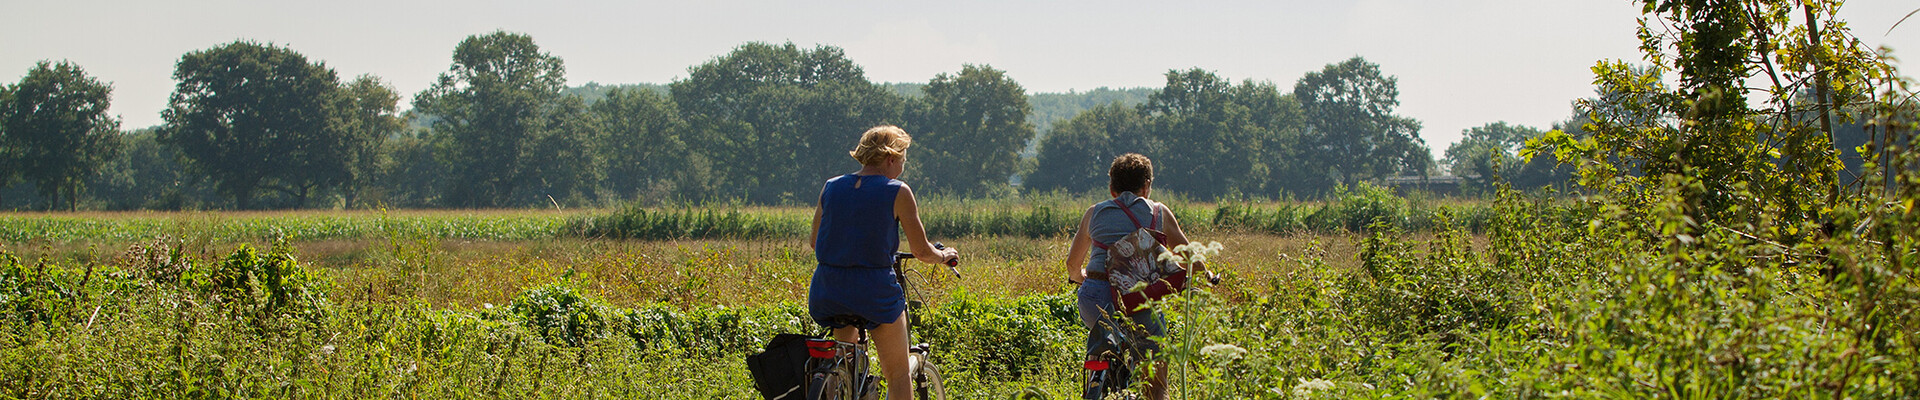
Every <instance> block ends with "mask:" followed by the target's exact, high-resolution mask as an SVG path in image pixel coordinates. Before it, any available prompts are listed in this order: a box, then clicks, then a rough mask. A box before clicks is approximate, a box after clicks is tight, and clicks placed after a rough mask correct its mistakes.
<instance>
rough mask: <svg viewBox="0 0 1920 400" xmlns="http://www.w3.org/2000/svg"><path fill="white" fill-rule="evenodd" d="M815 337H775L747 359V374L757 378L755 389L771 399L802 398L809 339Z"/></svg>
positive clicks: (754, 383)
mask: <svg viewBox="0 0 1920 400" xmlns="http://www.w3.org/2000/svg"><path fill="white" fill-rule="evenodd" d="M813 338H815V336H808V335H800V334H792V333H782V334H778V335H774V336H773V340H772V341H768V342H767V347H766V349H765V350H764V351H761V352H760V354H754V355H750V356H747V373H749V374H752V375H753V387H754V389H757V390H759V391H760V396H761V397H765V398H767V400H774V399H783V400H784V399H798V398H801V397H804V396H805V394H806V391H804V390H801V388H802V387H804V386H806V384H807V371H806V369H807V339H813Z"/></svg>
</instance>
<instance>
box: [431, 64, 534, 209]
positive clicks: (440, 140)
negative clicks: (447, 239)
mask: <svg viewBox="0 0 1920 400" xmlns="http://www.w3.org/2000/svg"><path fill="white" fill-rule="evenodd" d="M565 74H566V67H565V65H564V63H563V62H562V61H561V59H560V58H559V57H555V56H553V55H551V54H547V53H543V52H541V51H540V46H539V45H536V44H534V42H533V37H531V36H527V35H523V34H517V33H509V32H494V33H490V34H486V35H474V36H469V37H467V38H466V40H462V41H460V44H459V45H458V46H456V47H455V48H454V51H453V66H452V67H451V68H449V69H448V70H447V72H445V73H442V74H440V78H439V80H438V81H437V82H435V83H434V84H433V86H432V87H429V88H427V89H426V90H425V91H422V92H420V94H419V95H417V96H415V97H414V109H415V110H418V111H419V112H421V113H425V114H428V115H432V116H433V117H435V120H434V122H433V123H432V125H431V126H432V128H431V129H432V133H431V135H430V138H431V140H432V141H433V142H434V143H435V145H436V147H437V149H436V151H437V154H439V157H440V159H441V161H442V162H444V163H445V164H446V165H447V167H448V171H447V172H448V173H449V176H447V178H448V179H446V180H445V181H444V182H445V184H446V189H445V190H444V191H443V195H444V197H442V201H443V202H444V204H445V205H452V206H462V207H501V206H508V205H515V204H534V203H535V202H536V201H537V202H539V203H545V202H547V201H548V200H547V199H546V198H544V197H543V196H542V195H551V194H552V193H535V192H547V191H546V190H545V189H544V188H542V189H534V187H535V186H536V185H539V184H540V181H541V179H542V178H547V177H550V176H543V175H550V174H548V173H551V172H553V171H551V170H550V169H543V168H538V167H535V166H534V165H533V164H535V163H537V162H539V161H541V160H546V159H552V157H553V156H555V154H541V153H540V152H541V151H548V152H551V151H557V150H558V149H555V148H553V147H554V146H552V145H553V144H555V143H556V141H565V140H563V139H553V138H548V136H551V135H565V134H567V133H566V132H558V131H555V130H554V128H561V127H566V126H570V125H569V123H571V121H568V122H559V121H560V120H563V119H564V118H560V117H563V116H565V115H564V112H567V111H568V110H566V109H565V108H564V106H563V105H562V103H561V102H560V100H561V98H562V96H561V92H562V91H563V90H566V77H565Z"/></svg>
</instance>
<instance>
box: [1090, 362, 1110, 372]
mask: <svg viewBox="0 0 1920 400" xmlns="http://www.w3.org/2000/svg"><path fill="white" fill-rule="evenodd" d="M1087 370H1088V371H1105V370H1107V362H1106V361H1088V362H1087Z"/></svg>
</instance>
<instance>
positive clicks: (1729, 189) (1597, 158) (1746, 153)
mask: <svg viewBox="0 0 1920 400" xmlns="http://www.w3.org/2000/svg"><path fill="white" fill-rule="evenodd" d="M1640 3H1641V4H1642V5H1643V6H1644V8H1643V13H1644V16H1643V17H1642V19H1641V22H1642V23H1641V29H1640V37H1641V40H1642V45H1641V49H1642V51H1643V52H1644V53H1645V57H1644V59H1645V61H1647V62H1648V63H1650V64H1651V65H1650V66H1646V67H1637V66H1630V65H1628V64H1627V63H1626V62H1623V61H1611V60H1609V61H1601V62H1600V63H1598V64H1597V65H1596V66H1595V67H1594V72H1595V75H1596V76H1597V77H1596V82H1597V83H1598V86H1599V88H1598V91H1599V92H1600V93H1601V96H1600V97H1598V98H1594V99H1587V100H1582V101H1581V102H1580V106H1581V107H1582V108H1584V109H1586V110H1588V114H1589V117H1590V120H1591V121H1590V123H1588V124H1586V125H1585V128H1587V129H1585V134H1586V135H1585V136H1584V137H1575V136H1573V135H1570V134H1567V133H1566V132H1555V133H1549V134H1548V135H1546V136H1544V137H1542V138H1541V140H1539V141H1537V143H1535V144H1530V150H1533V152H1535V153H1537V152H1538V151H1541V150H1544V149H1545V148H1549V147H1551V148H1552V149H1553V151H1555V153H1556V156H1559V157H1560V159H1562V160H1572V159H1583V160H1587V161H1588V162H1583V163H1582V164H1581V171H1580V180H1581V183H1582V184H1583V185H1584V186H1587V187H1590V188H1596V189H1599V190H1605V191H1608V192H1610V193H1612V194H1614V195H1616V197H1619V198H1624V199H1625V200H1626V201H1628V202H1629V203H1641V204H1645V203H1650V202H1653V201H1657V199H1656V197H1657V196H1658V192H1659V189H1660V188H1662V187H1665V186H1668V185H1669V182H1668V181H1669V180H1671V179H1678V180H1681V181H1683V182H1684V184H1685V185H1687V186H1690V187H1693V188H1694V189H1690V190H1688V191H1686V193H1685V196H1686V199H1685V200H1686V204H1687V207H1686V209H1685V212H1686V213H1688V216H1689V217H1691V218H1693V219H1694V220H1695V221H1699V222H1715V223H1720V224H1722V225H1725V226H1732V225H1738V224H1749V223H1750V224H1753V225H1755V226H1773V227H1774V228H1771V229H1773V231H1772V232H1760V233H1759V234H1762V235H1765V236H1766V237H1772V238H1774V239H1778V240H1781V241H1783V242H1790V243H1791V242H1797V241H1798V240H1799V238H1804V237H1806V236H1807V235H1809V232H1811V231H1812V229H1809V228H1808V226H1807V225H1811V224H1817V223H1820V222H1821V221H1822V220H1825V219H1827V218H1828V216H1826V215H1824V214H1825V213H1826V210H1830V209H1832V208H1833V207H1834V206H1835V205H1836V204H1838V203H1839V201H1840V198H1841V196H1840V193H1841V185H1842V183H1841V180H1840V179H1839V178H1838V176H1837V174H1838V172H1839V170H1840V169H1841V165H1842V164H1841V163H1840V161H1839V160H1838V151H1837V150H1836V149H1834V134H1835V130H1836V127H1839V126H1842V125H1844V124H1845V123H1847V122H1850V120H1851V118H1853V117H1854V116H1855V115H1854V114H1852V113H1849V112H1845V111H1847V110H1848V109H1849V108H1857V109H1862V110H1873V111H1870V112H1880V111H1892V110H1897V109H1898V108H1897V107H1891V106H1887V105H1889V104H1891V103H1890V101H1891V100H1890V99H1892V98H1905V97H1907V96H1911V94H1910V93H1903V92H1904V89H1897V87H1899V86H1900V85H1901V84H1903V83H1902V81H1901V79H1900V77H1899V75H1898V72H1897V71H1896V70H1895V68H1894V67H1893V66H1892V65H1890V64H1888V63H1886V62H1885V61H1883V60H1882V58H1881V56H1880V54H1879V53H1878V52H1877V51H1876V50H1875V49H1872V48H1868V47H1866V46H1865V45H1864V44H1862V43H1861V42H1860V41H1858V40H1856V39H1855V38H1853V37H1852V34H1851V33H1850V32H1849V31H1848V30H1847V28H1846V25H1845V24H1844V23H1843V22H1841V21H1839V20H1838V19H1837V17H1836V15H1837V14H1838V11H1839V7H1840V5H1841V2H1839V1H1807V2H1784V1H1761V2H1705V1H1668V0H1643V1H1640ZM1669 71H1672V72H1677V73H1678V79H1676V80H1675V81H1676V82H1677V84H1676V85H1675V86H1673V87H1668V86H1667V85H1666V84H1664V83H1663V81H1662V80H1661V79H1660V76H1661V75H1662V74H1664V73H1666V72H1669ZM1753 85H1758V86H1759V90H1754V89H1751V88H1750V86H1753ZM1876 90H1895V91H1894V92H1889V93H1887V94H1882V93H1876V92H1875V91H1876ZM1750 95H1761V96H1764V98H1761V99H1759V100H1757V101H1756V100H1754V99H1750V98H1748V96H1750ZM1847 105H1855V106H1853V107H1846V106H1847ZM1872 157H1878V156H1872ZM1775 222H1778V223H1777V224H1776V223H1775Z"/></svg>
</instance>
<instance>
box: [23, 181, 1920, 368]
mask: <svg viewBox="0 0 1920 400" xmlns="http://www.w3.org/2000/svg"><path fill="white" fill-rule="evenodd" d="M1093 200H1095V199H1081V198H1049V199H1041V200H1026V201H1020V200H1002V201H992V202H982V201H959V200H939V199H936V200H932V201H929V204H928V205H927V206H926V208H925V209H924V210H923V212H924V215H925V217H924V219H925V220H926V223H927V225H928V226H929V230H930V232H931V236H932V237H933V238H934V239H935V240H940V241H943V242H945V243H946V244H948V245H950V246H953V247H956V248H959V249H961V251H962V254H963V260H964V261H963V264H962V265H961V266H960V268H959V272H960V273H961V276H960V277H959V278H955V277H954V276H952V275H951V274H947V273H944V271H945V270H944V267H941V269H937V270H936V269H932V268H928V267H922V266H919V265H918V264H915V268H914V270H913V271H911V272H909V277H910V278H911V279H912V280H913V282H914V284H915V285H914V286H915V287H917V288H918V289H919V290H917V291H915V292H914V293H912V295H913V296H915V298H916V299H919V300H922V301H925V303H926V304H927V305H929V307H928V308H927V309H926V312H925V313H923V314H922V315H920V316H919V318H920V319H921V321H922V322H923V324H924V328H922V329H921V330H919V331H917V332H916V335H918V339H919V340H920V341H923V342H927V343H931V344H933V346H934V354H935V356H934V357H935V360H936V361H938V362H940V363H941V365H942V366H943V367H945V368H946V372H947V373H948V375H949V376H948V386H949V388H950V390H951V391H952V392H953V393H954V394H955V395H956V397H958V398H964V399H1007V398H1040V399H1069V398H1078V395H1079V392H1078V387H1079V382H1078V380H1079V379H1081V377H1080V368H1081V362H1080V361H1081V360H1082V359H1081V357H1082V355H1081V354H1080V352H1081V351H1082V349H1081V347H1082V341H1083V340H1084V335H1085V333H1086V331H1085V329H1084V328H1082V327H1081V326H1080V325H1079V322H1078V317H1077V316H1076V315H1075V311H1074V306H1073V298H1074V297H1073V296H1074V294H1073V291H1074V290H1075V287H1074V286H1072V285H1069V284H1067V283H1066V282H1065V280H1064V277H1065V268H1066V267H1065V266H1064V265H1063V263H1064V258H1065V256H1066V251H1067V244H1068V243H1067V242H1068V239H1069V236H1068V235H1069V233H1070V232H1071V229H1072V228H1073V224H1074V223H1075V222H1077V218H1078V217H1079V215H1080V213H1081V212H1083V211H1084V210H1085V207H1086V205H1088V204H1091V203H1092V202H1093ZM1170 204H1171V205H1173V208H1174V209H1175V211H1176V214H1177V215H1178V217H1179V218H1180V219H1181V222H1182V224H1183V225H1185V226H1187V227H1188V230H1189V235H1190V236H1192V237H1194V238H1196V239H1199V240H1201V241H1217V242H1220V243H1221V244H1222V245H1223V246H1224V250H1223V251H1222V252H1221V253H1220V254H1218V255H1217V256H1216V257H1214V258H1212V259H1210V260H1209V265H1210V266H1211V268H1213V269H1214V270H1216V271H1218V272H1220V273H1221V274H1222V275H1223V276H1224V279H1223V282H1222V283H1221V284H1220V285H1217V286H1203V287H1201V288H1199V289H1196V290H1193V291H1189V292H1187V293H1185V294H1183V295H1181V296H1177V297H1174V298H1171V299H1169V300H1167V301H1165V302H1162V303H1157V304H1155V305H1154V306H1155V307H1158V308H1160V309H1161V310H1163V311H1164V312H1166V315H1167V316H1168V319H1169V322H1170V334H1169V335H1168V336H1167V337H1163V338H1160V339H1159V340H1161V341H1162V342H1163V343H1164V344H1165V346H1164V349H1165V351H1164V353H1162V354H1160V355H1158V357H1163V358H1164V359H1166V360H1168V361H1169V363H1168V365H1169V367H1168V368H1169V369H1170V371H1168V372H1169V373H1170V374H1171V382H1172V386H1173V394H1174V396H1175V398H1197V399H1243V398H1252V399H1294V398H1434V397H1443V398H1462V397H1464V398H1545V397H1577V398H1805V397H1821V398H1830V397H1848V398H1914V397H1916V396H1920V363H1915V362H1914V361H1913V360H1916V359H1920V324H1916V322H1920V314H1916V311H1915V310H1920V284H1917V283H1916V281H1915V277H1916V269H1915V268H1914V267H1915V265H1916V264H1920V255H1916V254H1920V253H1916V249H1917V247H1916V241H1915V240H1914V236H1915V232H1916V231H1920V229H1916V228H1920V223H1917V221H1920V218H1916V217H1915V213H1914V212H1913V210H1912V204H1911V203H1907V204H1905V205H1901V204H1897V203H1896V204H1895V205H1894V206H1893V207H1894V208H1887V209H1880V210H1877V211H1875V210H1867V211H1862V212H1860V213H1859V215H1864V216H1872V217H1873V218H1866V219H1868V220H1870V221H1869V222H1865V225H1859V226H1865V227H1868V228H1866V229H1862V230H1860V231H1858V232H1857V233H1856V232H1855V231H1853V230H1840V231H1836V233H1834V234H1832V235H1828V236H1824V237H1812V238H1809V239H1807V240H1806V241H1804V242H1801V243H1795V244H1784V243H1779V242H1774V241H1768V240H1764V239H1759V238H1758V237H1756V236H1755V235H1753V234H1751V233H1750V232H1748V231H1746V230H1744V229H1742V228H1736V227H1711V226H1709V227H1704V228H1698V229H1681V228H1679V227H1684V226H1686V224H1688V223H1689V222H1688V221H1687V220H1686V219H1685V217H1684V216H1682V215H1680V214H1678V213H1663V212H1660V210H1652V211H1651V212H1648V211H1647V210H1633V209H1628V208H1624V207H1620V206H1619V205H1616V204H1612V203H1608V202H1605V201H1593V200H1575V199H1548V198H1536V197H1530V196H1525V195H1518V194H1513V193H1504V194H1502V195H1501V196H1500V197H1499V198H1498V199H1495V200H1438V199H1427V198H1412V199H1409V198H1403V197H1398V196H1394V195H1392V194H1391V193H1388V192H1386V191H1385V190H1384V189H1380V188H1375V187H1369V186H1361V187H1357V188H1353V189H1351V190H1346V189H1343V190H1342V191H1341V193H1340V194H1339V195H1338V196H1335V197H1333V198H1330V199H1329V200H1326V201H1316V202H1271V201H1268V202H1239V203H1232V202H1230V203H1198V202H1183V201H1173V202H1170ZM811 217H812V213H811V210H810V209H805V208H739V207H726V206H687V207H668V208H626V209H606V210H577V211H392V212H381V211H364V212H361V211H355V212H318V211H314V212H287V213H212V212H203V213H179V214H162V213H134V214H6V215H0V398H20V399H66V398H276V399H277V398H372V397H381V398H449V399H452V398H645V399H714V398H724V399H749V398H756V396H757V394H756V393H755V392H754V390H753V387H752V382H751V379H750V378H749V377H748V375H747V373H746V369H745V363H744V361H743V358H744V357H745V356H747V355H749V354H753V353H755V352H757V351H758V350H759V347H760V346H762V345H763V344H765V342H766V340H767V339H769V338H771V337H772V336H773V335H775V334H778V333H786V332H796V333H819V332H820V331H821V330H820V329H819V328H817V327H815V326H813V325H812V323H811V322H810V321H809V320H808V318H807V317H806V308H805V307H806V305H805V298H806V290H807V285H808V282H809V279H810V274H811V271H812V268H813V265H814V261H813V254H812V253H811V252H810V251H809V250H808V248H807V246H806V243H804V241H805V240H806V239H805V238H806V234H807V231H806V230H807V229H808V226H809V224H810V222H811ZM1850 226H1852V225H1850Z"/></svg>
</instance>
